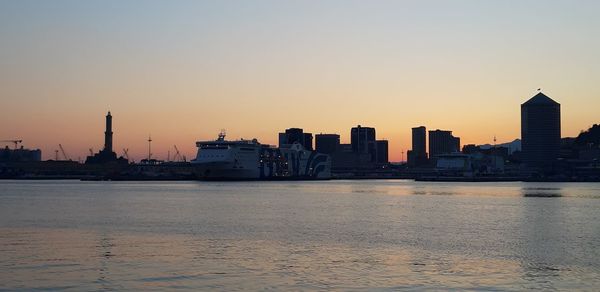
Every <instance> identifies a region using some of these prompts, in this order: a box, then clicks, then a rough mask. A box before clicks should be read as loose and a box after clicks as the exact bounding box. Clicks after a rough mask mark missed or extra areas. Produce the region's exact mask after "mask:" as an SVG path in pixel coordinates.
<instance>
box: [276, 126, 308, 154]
mask: <svg viewBox="0 0 600 292" xmlns="http://www.w3.org/2000/svg"><path fill="white" fill-rule="evenodd" d="M296 142H297V143H299V144H300V145H302V146H303V147H304V148H305V149H306V150H313V146H312V134H311V133H304V130H302V129H300V128H289V129H286V130H285V133H279V147H284V146H285V145H291V144H294V143H296Z"/></svg>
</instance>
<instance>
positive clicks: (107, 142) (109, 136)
mask: <svg viewBox="0 0 600 292" xmlns="http://www.w3.org/2000/svg"><path fill="white" fill-rule="evenodd" d="M112 142H113V132H112V116H111V115H110V111H109V112H108V114H107V115H106V131H104V151H106V152H113V150H112V149H113V147H112V145H113V143H112Z"/></svg>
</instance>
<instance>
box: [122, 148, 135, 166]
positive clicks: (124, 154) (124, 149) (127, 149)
mask: <svg viewBox="0 0 600 292" xmlns="http://www.w3.org/2000/svg"><path fill="white" fill-rule="evenodd" d="M123 156H125V158H127V161H130V162H131V163H134V162H135V161H133V159H131V158H129V148H123Z"/></svg>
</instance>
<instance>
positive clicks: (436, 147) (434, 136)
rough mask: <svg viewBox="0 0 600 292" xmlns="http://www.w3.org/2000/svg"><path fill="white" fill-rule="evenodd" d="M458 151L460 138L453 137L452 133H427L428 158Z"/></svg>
mask: <svg viewBox="0 0 600 292" xmlns="http://www.w3.org/2000/svg"><path fill="white" fill-rule="evenodd" d="M459 151H460V138H458V137H454V136H453V135H452V131H444V130H439V129H438V130H435V131H429V156H430V157H431V158H435V157H436V156H438V155H442V154H450V153H455V152H459Z"/></svg>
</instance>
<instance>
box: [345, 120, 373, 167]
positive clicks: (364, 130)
mask: <svg viewBox="0 0 600 292" xmlns="http://www.w3.org/2000/svg"><path fill="white" fill-rule="evenodd" d="M350 144H352V151H353V152H355V153H369V154H370V155H371V161H372V162H375V160H376V158H377V154H376V152H377V146H376V143H375V128H371V127H362V126H361V125H358V126H357V127H354V128H352V129H351V130H350Z"/></svg>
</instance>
